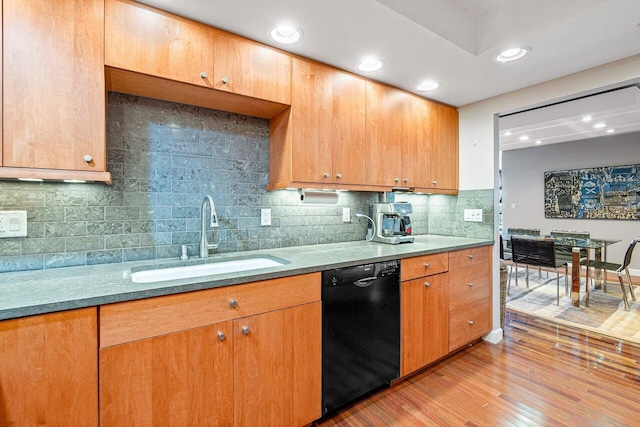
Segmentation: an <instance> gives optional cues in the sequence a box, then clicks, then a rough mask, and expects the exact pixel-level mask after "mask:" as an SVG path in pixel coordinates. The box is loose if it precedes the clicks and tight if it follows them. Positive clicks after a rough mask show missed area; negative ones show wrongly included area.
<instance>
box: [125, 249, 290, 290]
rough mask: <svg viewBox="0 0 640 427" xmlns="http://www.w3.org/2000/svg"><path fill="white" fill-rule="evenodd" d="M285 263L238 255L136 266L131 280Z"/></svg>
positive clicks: (156, 279) (149, 280)
mask: <svg viewBox="0 0 640 427" xmlns="http://www.w3.org/2000/svg"><path fill="white" fill-rule="evenodd" d="M286 264H289V261H287V260H284V259H281V258H276V257H272V256H269V255H253V256H239V257H234V258H228V259H225V260H221V261H210V262H207V263H203V262H200V263H193V264H188V265H178V266H167V267H160V268H150V267H138V268H134V269H132V273H131V280H132V281H133V282H134V283H152V282H164V281H167V280H177V279H192V278H195V277H205V276H215V275H219V274H227V273H238V272H243V271H248V270H257V269H261V268H270V267H280V266H282V265H286Z"/></svg>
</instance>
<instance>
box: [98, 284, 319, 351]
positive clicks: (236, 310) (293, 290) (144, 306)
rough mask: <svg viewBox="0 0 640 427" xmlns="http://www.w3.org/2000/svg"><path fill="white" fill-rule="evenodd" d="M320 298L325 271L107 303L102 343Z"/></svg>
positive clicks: (103, 311)
mask: <svg viewBox="0 0 640 427" xmlns="http://www.w3.org/2000/svg"><path fill="white" fill-rule="evenodd" d="M232 300H233V301H235V302H236V304H235V307H232V303H231V301H232ZM315 301H320V273H319V272H318V273H311V274H304V275H300V276H292V277H283V278H279V279H272V280H264V281H260V282H254V283H247V284H245V285H235V286H225V287H221V288H215V289H207V290H204V291H196V292H186V293H183V294H176V295H167V296H162V297H154V298H148V299H144V300H138V301H127V302H121V303H116V304H108V305H103V306H101V307H100V347H101V348H104V347H108V346H112V345H116V344H122V343H125V342H130V341H135V340H140V339H144V338H149V337H154V336H158V335H163V334H168V333H172V332H177V331H182V330H185V329H189V328H195V327H199V326H204V325H210V324H212V323H217V322H222V321H225V320H230V319H237V318H240V317H245V316H252V315H254V314H259V313H265V312H267V311H272V310H278V309H281V308H286V307H292V306H296V305H300V304H306V303H309V302H315Z"/></svg>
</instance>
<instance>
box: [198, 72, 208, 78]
mask: <svg viewBox="0 0 640 427" xmlns="http://www.w3.org/2000/svg"><path fill="white" fill-rule="evenodd" d="M207 75H208V74H207V72H206V71H203V72H201V73H200V77H202V78H203V79H206V78H207Z"/></svg>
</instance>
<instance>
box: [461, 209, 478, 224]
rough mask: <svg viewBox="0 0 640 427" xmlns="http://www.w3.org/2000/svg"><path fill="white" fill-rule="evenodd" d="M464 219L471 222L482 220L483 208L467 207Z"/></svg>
mask: <svg viewBox="0 0 640 427" xmlns="http://www.w3.org/2000/svg"><path fill="white" fill-rule="evenodd" d="M464 220H465V221H469V222H482V209H465V210H464Z"/></svg>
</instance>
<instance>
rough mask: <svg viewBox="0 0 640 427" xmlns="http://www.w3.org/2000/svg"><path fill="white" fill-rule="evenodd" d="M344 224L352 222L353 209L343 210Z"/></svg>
mask: <svg viewBox="0 0 640 427" xmlns="http://www.w3.org/2000/svg"><path fill="white" fill-rule="evenodd" d="M342 222H351V208H342Z"/></svg>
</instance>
